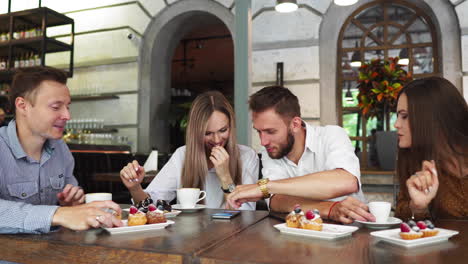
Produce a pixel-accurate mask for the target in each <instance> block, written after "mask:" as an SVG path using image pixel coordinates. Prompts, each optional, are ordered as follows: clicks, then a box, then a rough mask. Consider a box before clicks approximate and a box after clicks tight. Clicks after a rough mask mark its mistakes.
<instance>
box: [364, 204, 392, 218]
mask: <svg viewBox="0 0 468 264" xmlns="http://www.w3.org/2000/svg"><path fill="white" fill-rule="evenodd" d="M368 206H369V211H370V213H371V214H373V215H374V216H375V222H376V223H386V222H387V221H388V217H389V216H390V209H391V204H390V203H389V202H370V203H369V205H368Z"/></svg>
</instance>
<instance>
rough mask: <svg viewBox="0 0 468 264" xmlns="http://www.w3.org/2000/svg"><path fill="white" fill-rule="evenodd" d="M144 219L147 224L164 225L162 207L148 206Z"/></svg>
mask: <svg viewBox="0 0 468 264" xmlns="http://www.w3.org/2000/svg"><path fill="white" fill-rule="evenodd" d="M146 218H147V219H148V222H147V223H148V224H159V223H166V217H165V216H164V207H163V206H162V205H159V206H158V207H156V206H155V205H154V204H150V205H149V206H148V212H147V213H146Z"/></svg>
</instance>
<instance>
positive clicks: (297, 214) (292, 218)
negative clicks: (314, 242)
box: [286, 204, 304, 228]
mask: <svg viewBox="0 0 468 264" xmlns="http://www.w3.org/2000/svg"><path fill="white" fill-rule="evenodd" d="M302 217H304V212H303V211H302V209H301V206H300V205H298V204H296V205H295V206H294V210H293V211H292V212H291V213H289V214H288V215H287V216H286V226H287V227H295V228H300V220H301V218H302Z"/></svg>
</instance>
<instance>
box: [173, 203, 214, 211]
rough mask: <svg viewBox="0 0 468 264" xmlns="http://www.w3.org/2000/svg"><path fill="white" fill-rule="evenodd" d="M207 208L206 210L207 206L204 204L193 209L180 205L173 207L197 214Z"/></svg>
mask: <svg viewBox="0 0 468 264" xmlns="http://www.w3.org/2000/svg"><path fill="white" fill-rule="evenodd" d="M205 208H206V205H204V204H196V205H195V207H192V208H185V207H182V206H181V205H180V204H173V205H172V209H176V210H180V211H182V212H187V213H190V212H196V211H198V210H202V209H205Z"/></svg>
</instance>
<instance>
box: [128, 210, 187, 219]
mask: <svg viewBox="0 0 468 264" xmlns="http://www.w3.org/2000/svg"><path fill="white" fill-rule="evenodd" d="M122 211H125V212H130V208H125V209H122ZM180 213H182V211H179V210H172V212H168V213H164V216H165V217H166V218H173V217H176V216H177V215H178V214H180Z"/></svg>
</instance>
